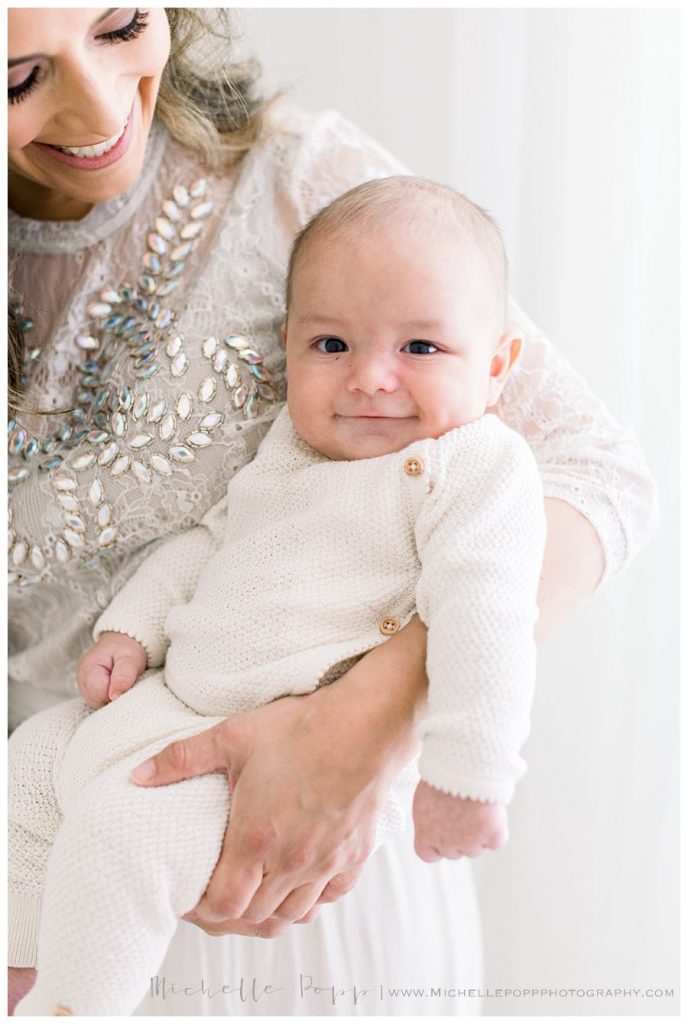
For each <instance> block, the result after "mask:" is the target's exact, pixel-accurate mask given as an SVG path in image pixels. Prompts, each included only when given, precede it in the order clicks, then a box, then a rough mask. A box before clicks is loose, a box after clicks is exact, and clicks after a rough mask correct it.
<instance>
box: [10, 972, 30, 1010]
mask: <svg viewBox="0 0 688 1024" xmlns="http://www.w3.org/2000/svg"><path fill="white" fill-rule="evenodd" d="M35 982H36V971H35V969H34V968H33V967H8V968H7V1016H8V1017H11V1016H12V1014H13V1013H14V1008H15V1006H16V1005H17V1003H18V1002H19V1000H20V999H23V998H24V996H25V995H26V993H27V992H30V991H31V989H32V988H33V986H34V984H35Z"/></svg>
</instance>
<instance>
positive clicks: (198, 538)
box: [77, 496, 227, 708]
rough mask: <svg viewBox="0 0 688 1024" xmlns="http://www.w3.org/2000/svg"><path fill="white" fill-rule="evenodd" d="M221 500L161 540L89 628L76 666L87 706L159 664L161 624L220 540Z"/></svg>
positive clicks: (188, 594)
mask: <svg viewBox="0 0 688 1024" xmlns="http://www.w3.org/2000/svg"><path fill="white" fill-rule="evenodd" d="M226 514H227V498H226V496H225V497H224V498H223V499H222V501H220V502H218V504H217V505H214V506H213V507H212V508H211V509H210V510H209V511H208V512H207V513H206V515H205V516H204V517H203V519H202V520H201V521H200V523H199V524H198V526H195V527H194V528H193V529H191V530H187V531H186V533H181V534H179V535H178V536H176V537H172V538H171V540H168V541H166V542H165V543H164V544H161V545H160V546H159V547H157V548H156V549H155V551H153V553H152V554H151V555H150V556H149V557H148V558H147V559H146V560H145V561H143V562H142V563H141V565H140V566H139V568H138V569H137V570H136V572H135V573H134V575H133V576H132V577H131V578H130V579H129V580H128V581H127V582H126V583H125V585H124V586H123V587H122V589H121V590H120V591H119V593H118V594H117V595H116V596H115V598H114V599H113V600H112V602H111V603H110V605H109V606H108V608H106V610H105V611H104V612H103V614H102V615H101V616H100V618H99V619H98V621H97V622H96V624H95V628H94V631H93V635H94V638H95V640H96V643H95V645H94V646H93V647H92V648H91V649H90V650H89V651H87V652H86V654H85V655H84V656H83V658H82V659H81V661H80V662H79V664H78V666H77V684H78V686H79V690H80V691H81V693H82V695H83V697H84V700H85V701H86V702H87V703H88V704H89V705H90V706H91V707H95V708H97V707H101V706H102V705H103V704H106V703H107V702H108V701H111V700H114V698H115V697H118V696H120V695H121V694H122V693H124V692H125V691H126V690H129V689H130V688H131V687H132V686H133V685H134V683H135V682H136V680H137V679H138V678H139V676H140V675H141V674H142V673H143V672H144V671H145V669H146V668H157V667H158V666H160V665H162V664H163V662H164V660H165V654H166V651H167V647H168V643H169V641H168V638H167V635H166V633H165V620H166V618H167V615H168V613H169V611H170V609H171V608H173V607H175V606H176V605H181V604H186V603H187V602H188V601H190V600H191V598H192V597H193V594H194V591H195V590H196V584H197V583H198V579H199V577H200V575H201V572H202V570H203V569H204V568H205V566H206V564H207V562H208V559H209V558H210V556H211V554H212V552H213V551H214V550H215V549H216V548H217V547H218V546H219V544H220V543H221V541H222V538H223V536H224V528H225V523H226Z"/></svg>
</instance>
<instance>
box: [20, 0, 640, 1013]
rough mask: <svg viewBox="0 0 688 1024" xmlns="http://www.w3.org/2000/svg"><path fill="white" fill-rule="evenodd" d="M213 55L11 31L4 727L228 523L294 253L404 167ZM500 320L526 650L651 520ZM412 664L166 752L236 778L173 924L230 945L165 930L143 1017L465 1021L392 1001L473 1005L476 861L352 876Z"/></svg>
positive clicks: (580, 389)
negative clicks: (191, 542) (527, 547)
mask: <svg viewBox="0 0 688 1024" xmlns="http://www.w3.org/2000/svg"><path fill="white" fill-rule="evenodd" d="M211 41H212V33H211V31H210V29H209V27H208V26H207V25H206V23H205V19H204V18H203V17H202V15H201V13H200V12H188V11H183V10H174V11H170V12H168V14H167V16H166V14H165V12H164V11H163V10H161V9H155V10H154V9H151V10H149V11H143V10H139V9H137V10H135V11H132V10H125V9H108V10H107V11H103V12H96V14H95V15H94V12H93V11H86V10H62V11H59V12H56V11H55V10H54V9H53V10H50V11H45V12H40V11H39V12H37V11H36V10H33V11H32V12H30V13H29V12H28V11H21V10H13V11H12V12H11V13H10V49H9V55H10V77H9V99H10V104H11V105H10V110H9V150H10V153H9V160H10V203H11V213H10V244H11V248H12V253H11V257H10V278H11V290H12V297H13V301H14V302H16V303H17V306H18V307H19V308H18V310H17V313H16V316H15V325H16V322H17V321H19V326H20V327H21V326H22V324H23V334H24V340H23V342H22V351H21V358H20V359H19V360H18V361H16V362H15V365H16V379H17V383H18V387H19V389H20V391H21V398H20V404H21V407H22V409H23V411H22V412H21V413H20V414H18V418H16V422H14V423H12V424H11V430H10V454H11V457H12V463H11V467H10V485H11V486H12V488H13V494H12V505H11V509H12V511H11V517H12V519H11V524H10V527H11V534H10V563H11V569H12V573H11V584H12V586H11V592H12V602H13V604H12V620H11V621H12V627H11V632H12V636H11V647H12V654H11V659H10V666H11V684H10V686H11V695H12V706H11V719H12V722H13V723H15V724H16V723H17V722H20V721H21V720H22V719H23V718H25V717H26V716H27V715H28V714H30V713H32V712H33V711H35V710H38V709H39V708H40V707H42V706H45V705H46V704H47V703H49V702H51V701H54V700H59V699H61V698H62V697H64V696H66V695H73V694H74V693H75V685H74V669H75V664H76V661H77V660H78V658H79V656H80V655H81V654H82V653H83V651H84V650H85V649H86V648H87V647H88V646H89V638H90V627H91V625H92V623H93V621H94V619H95V618H96V616H97V615H98V613H99V611H100V610H101V609H102V608H103V607H104V606H105V605H107V604H108V603H109V601H110V599H111V597H112V595H113V594H114V593H115V592H116V591H117V590H118V589H119V588H120V587H121V585H122V583H123V582H124V581H125V580H126V579H127V578H128V577H129V575H131V573H132V572H133V571H134V569H135V568H136V566H137V565H138V564H139V562H140V561H141V559H142V557H143V555H144V553H147V551H149V550H150V545H151V544H153V543H155V542H157V541H158V540H160V539H162V538H163V537H164V536H166V535H167V534H168V533H170V532H177V531H180V530H183V529H186V528H188V527H189V526H191V525H193V524H194V523H196V522H197V521H198V520H199V519H200V518H201V516H202V515H203V513H204V512H205V511H206V510H207V508H208V507H209V506H210V505H211V504H213V503H215V502H216V501H217V500H218V498H219V497H220V494H221V493H222V491H223V488H224V486H225V483H226V479H227V478H228V476H229V475H231V473H233V472H234V471H236V469H237V468H239V466H241V465H242V464H243V463H244V462H245V461H246V460H247V459H249V458H250V457H251V456H252V454H253V452H254V451H255V448H256V446H257V444H258V441H259V440H260V438H261V437H262V436H263V434H264V433H265V430H266V429H267V427H268V425H269V423H270V422H271V421H272V419H273V418H274V415H275V414H276V412H277V410H278V403H279V401H280V399H281V398H282V397H283V382H282V380H281V373H282V361H281V356H280V352H279V347H278V344H277V326H278V323H279V321H280V318H281V313H282V310H283V305H282V287H283V272H284V267H285V264H286V257H287V253H288V249H289V244H290V241H291V239H292V237H293V236H294V234H295V233H296V231H297V230H298V229H299V228H300V227H301V226H302V225H303V224H304V223H305V221H306V220H308V219H309V217H310V216H311V215H312V214H313V213H314V212H316V210H317V209H319V208H320V207H322V206H323V205H325V204H326V203H327V202H328V201H329V200H330V199H331V198H333V197H334V196H335V195H336V194H338V193H340V192H342V191H345V190H346V189H348V188H349V187H351V186H352V185H354V184H356V183H357V182H359V181H362V180H366V179H368V178H372V177H378V176H381V175H384V174H388V173H392V172H398V171H399V170H402V169H401V168H400V167H399V165H398V164H397V163H396V162H395V161H394V160H393V159H392V158H390V157H389V156H388V155H387V154H386V153H384V152H383V151H382V150H381V149H379V147H377V146H376V145H375V144H374V143H372V142H370V140H368V139H365V138H364V137H363V136H361V134H360V133H359V132H357V131H356V130H355V129H354V128H353V127H352V126H350V125H348V124H347V123H346V122H344V121H342V119H340V118H338V117H337V116H336V115H332V114H327V115H324V116H322V117H319V118H314V119H312V118H306V117H303V116H300V115H298V114H292V113H288V112H286V111H280V110H279V109H277V108H268V107H262V108H261V106H260V105H259V104H258V103H257V101H256V100H255V99H254V97H253V92H252V85H253V83H252V78H251V74H250V69H248V68H226V67H219V68H218V69H217V74H216V77H215V80H214V81H213V82H206V81H205V80H202V79H200V78H199V77H198V75H196V74H194V73H193V72H192V71H190V69H189V65H188V64H187V62H186V60H185V56H184V54H185V51H186V49H187V48H188V46H189V45H191V44H193V45H194V46H195V47H196V48H198V46H199V45H200V46H204V47H205V44H206V43H210V42H211ZM197 52H198V51H197ZM202 52H205V48H204V49H203V51H202ZM168 55H169V59H168ZM226 82H229V83H230V85H229V86H228V85H227V84H226ZM514 315H515V317H516V318H520V322H521V323H522V324H524V325H525V328H526V335H527V341H528V345H527V353H526V356H525V358H524V362H523V366H522V367H521V370H520V371H519V372H518V373H517V374H516V375H515V379H514V381H513V384H512V385H510V387H509V388H508V389H507V391H506V392H505V394H504V396H503V398H502V400H501V401H500V405H499V407H498V410H497V411H498V412H499V413H500V415H502V416H503V417H504V419H505V420H507V422H509V423H510V425H511V426H514V427H516V429H520V430H521V431H522V432H523V433H524V434H525V436H526V437H527V438H528V440H529V441H530V442H531V444H532V447H533V450H534V452H535V454H536V457H537V458H538V462H539V464H540V466H541V469H542V473H543V482H544V487H545V494H546V495H547V501H546V504H547V515H548V522H549V540H548V547H547V552H546V557H545V564H544V567H543V576H542V586H541V593H540V606H541V612H542V614H541V620H540V624H539V631H540V636H541V637H543V636H545V635H546V634H547V633H548V632H549V631H551V629H552V628H554V627H555V626H556V624H557V623H558V622H559V621H560V620H561V618H563V617H564V616H565V615H566V614H568V613H569V612H570V611H571V609H572V608H573V607H574V606H575V605H576V604H577V603H578V602H579V601H580V600H581V599H582V598H583V597H585V596H587V595H588V594H589V593H591V592H592V590H593V589H594V588H595V586H596V585H597V584H598V582H599V580H600V578H601V576H602V575H608V574H610V573H612V572H614V571H616V570H618V569H619V568H621V567H622V566H623V565H624V564H625V563H626V561H627V560H628V558H629V557H630V556H631V554H632V553H633V550H635V548H636V547H637V546H638V545H639V544H640V543H641V542H642V540H643V539H644V537H645V536H646V535H647V533H648V531H649V529H650V528H651V521H652V517H653V510H654V509H653V496H654V495H653V487H652V484H651V481H650V480H649V478H648V475H647V472H646V470H645V467H644V463H643V460H642V456H641V455H640V453H639V452H638V450H637V448H636V446H635V445H634V443H633V442H632V440H631V439H629V438H627V437H626V436H624V435H623V434H622V433H621V432H620V431H619V428H618V427H617V425H616V424H615V423H614V422H613V421H612V420H611V419H610V417H609V416H608V414H607V413H606V411H605V410H604V409H603V407H602V406H601V405H600V404H599V403H598V402H597V401H596V400H595V399H594V398H593V397H592V396H591V395H590V394H589V392H588V391H587V389H586V388H585V385H584V384H583V383H582V382H581V381H580V380H579V379H578V378H577V377H576V376H575V375H574V374H573V372H572V371H571V370H570V369H569V368H568V366H567V365H566V364H565V363H564V362H563V361H562V360H561V359H560V358H559V357H557V356H556V355H555V354H554V353H553V352H552V350H551V349H550V347H549V345H548V343H547V342H546V341H545V339H544V338H542V337H541V336H540V335H539V334H538V333H537V332H536V331H535V329H534V328H533V327H532V325H530V324H528V322H527V321H525V319H524V318H523V317H522V315H521V314H520V313H519V312H518V311H517V310H515V309H514ZM36 407H40V408H41V409H43V410H53V411H54V415H51V416H47V417H46V416H42V417H41V416H38V415H35V414H33V413H32V412H31V410H32V409H35V408H36ZM65 410H68V411H65ZM629 538H630V539H629ZM265 628H269V624H265ZM422 664H423V640H422V630H421V628H420V627H419V626H418V624H417V623H414V624H413V625H412V627H411V628H409V629H408V630H407V631H404V632H403V633H401V634H399V635H398V636H397V637H395V638H394V640H393V641H390V642H389V643H388V644H386V645H384V647H383V648H380V649H378V650H377V651H375V652H371V654H369V655H368V656H367V657H366V658H364V659H362V660H361V661H360V662H359V663H358V664H357V665H356V666H355V667H354V668H353V669H352V670H351V671H350V672H349V673H347V675H346V676H344V677H342V679H340V680H339V681H338V682H337V683H336V684H333V685H332V686H330V687H328V688H325V689H324V690H321V691H318V692H317V693H316V694H313V695H312V696H309V697H306V698H289V699H286V700H284V701H280V702H277V703H275V704H273V705H270V706H269V707H267V708H262V709H260V711H258V712H255V713H253V714H251V715H244V716H237V718H236V719H230V720H228V722H227V723H226V725H225V726H223V727H221V728H220V729H219V730H214V731H212V733H211V732H208V733H205V734H203V735H202V736H201V737H199V738H198V739H197V741H196V742H190V743H188V744H186V745H177V746H175V745H173V746H172V747H171V748H169V752H168V753H167V754H163V755H161V757H160V758H159V759H158V760H157V769H158V771H157V774H156V775H154V776H153V777H152V778H150V779H149V782H152V783H153V784H157V783H160V782H166V781H171V780H172V779H174V778H181V777H187V776H188V775H191V774H199V773H201V772H204V771H211V770H214V769H216V768H218V767H224V768H225V769H226V770H227V771H228V772H229V773H230V774H231V776H232V779H233V794H234V796H233V811H232V824H231V828H230V829H229V830H228V834H227V840H226V849H225V851H224V854H223V858H222V859H221V862H220V864H219V866H218V868H217V870H216V872H215V876H214V879H213V881H212V883H211V886H210V887H209V890H208V893H207V895H206V897H205V898H204V900H203V901H202V902H201V904H199V907H198V908H197V911H196V913H195V914H194V915H192V918H193V922H194V923H196V924H199V925H200V926H201V927H202V928H204V929H205V930H206V931H207V932H209V933H210V934H215V935H222V934H225V935H226V936H227V937H226V938H223V939H208V938H206V937H205V936H204V935H203V933H202V932H201V931H200V930H199V929H197V928H193V927H192V926H191V924H186V925H182V926H180V929H179V933H178V936H177V938H176V940H175V943H174V944H173V948H172V949H171V951H170V954H169V956H168V958H167V960H166V962H165V964H164V965H163V967H162V968H161V971H160V976H159V978H158V981H157V982H156V983H154V984H152V990H151V995H150V997H149V998H148V999H147V1000H146V1001H144V1003H143V1004H142V1006H141V1008H140V1011H139V1012H140V1013H146V1014H155V1013H158V1014H174V1013H178V1014H185V1013H187V1014H188V1013H191V1014H193V1013H238V1012H245V1013H261V1014H262V1013H276V1014H283V1015H286V1014H291V1013H302V1014H303V1013H306V1014H307V1013H332V1014H336V1013H341V1014H352V1013H381V1014H382V1013H400V1012H402V1013H409V1012H424V1013H427V1012H428V1006H429V1005H430V1006H431V1012H433V1013H454V1014H455V1013H456V1012H457V1010H459V1009H461V1007H457V1003H456V1000H455V999H452V998H451V997H448V998H446V999H443V998H439V999H434V1000H433V1001H432V1003H431V1004H428V1002H427V1000H425V999H424V998H423V997H422V996H406V997H405V996H401V995H400V996H395V995H393V994H390V991H389V989H390V987H391V986H396V985H398V986H403V987H405V988H410V987H414V988H421V987H423V986H427V987H430V986H437V985H439V986H441V987H442V988H444V986H445V985H446V986H452V985H453V986H456V983H457V980H459V981H460V982H461V984H462V986H463V985H465V987H466V988H469V987H471V986H477V984H478V983H479V979H480V954H479V932H478V922H477V915H476V911H475V904H474V901H473V895H472V890H471V885H470V877H469V876H468V874H467V871H466V869H465V866H464V865H448V864H442V865H436V866H435V867H434V868H433V869H427V868H425V867H424V866H423V865H422V864H420V862H419V861H418V860H417V859H414V857H413V853H412V850H411V849H410V845H411V844H410V842H409V839H408V835H407V836H406V837H402V840H401V841H399V842H394V843H389V844H387V845H386V846H383V847H382V849H381V850H380V851H379V852H378V853H376V854H375V856H374V857H372V858H371V859H370V860H369V861H368V863H367V864H366V866H365V868H364V869H363V864H364V862H365V861H366V855H367V853H368V852H369V849H370V841H371V836H372V833H373V830H374V821H375V811H376V806H377V805H378V803H379V800H380V798H381V794H382V792H383V791H384V788H385V786H386V784H388V782H389V780H390V779H391V778H393V777H394V774H395V773H396V771H397V769H398V767H399V766H400V765H401V764H403V763H404V762H405V761H406V760H408V758H409V756H410V755H411V753H412V750H413V724H414V721H415V718H416V716H417V714H418V713H419V712H420V711H421V710H422V695H423V688H424V680H423V672H422ZM285 766H288V769H289V770H288V772H287V771H285ZM259 806H260V807H261V808H262V813H261V816H260V820H256V818H255V816H254V814H253V812H252V809H253V808H255V807H259ZM359 876H360V877H359ZM352 886H354V891H353V892H352V894H351V895H350V896H349V897H348V898H347V899H345V900H342V901H341V902H337V903H335V905H334V906H332V907H326V908H324V910H323V913H322V915H321V917H320V918H319V919H318V920H317V921H316V920H314V918H315V916H316V914H317V909H318V905H319V904H322V903H325V902H330V901H333V900H337V899H338V897H339V896H341V895H342V893H343V892H345V891H347V889H349V888H351V887H352ZM25 895H26V897H27V898H31V896H32V894H25ZM454 919H455V920H454ZM294 921H300V922H306V923H305V924H304V925H303V926H302V927H301V928H298V929H294V928H288V925H289V924H291V923H292V922H294ZM281 932H285V934H283V935H282V936H281V937H279V938H274V937H275V936H278V935H280V933H281ZM228 933H232V934H228ZM256 935H261V936H269V937H273V938H274V941H272V942H270V943H257V942H256V941H255V938H246V937H245V936H252V937H255V936H256ZM33 941H35V937H33V938H32V937H31V936H26V935H23V936H21V935H19V936H18V935H14V936H13V937H12V940H11V946H10V949H11V957H12V958H13V959H12V960H11V962H12V963H13V964H14V965H15V966H30V965H31V964H32V962H33V961H32V960H31V954H32V942H33ZM457 974H458V975H459V977H458V979H457ZM201 979H203V982H204V985H203V986H202V985H201ZM242 983H243V984H242ZM185 986H189V987H190V988H191V989H193V990H196V991H195V994H188V993H185V992H184V991H183V989H184V987H185ZM222 986H227V987H228V988H229V989H240V991H239V992H236V991H235V992H231V991H230V992H224V993H223V992H218V990H219V989H221V987H222ZM208 987H209V988H210V990H211V992H212V994H211V992H209V991H208ZM354 987H355V988H356V991H355V992H353V991H351V990H352V989H353V988H354ZM340 990H346V991H342V992H341V994H340ZM363 993H365V994H363ZM462 1009H463V1010H465V1011H471V1010H474V1009H475V1006H474V1005H473V1006H472V1005H471V1002H470V1000H467V1001H466V1002H465V1004H464V1005H463V1007H462Z"/></svg>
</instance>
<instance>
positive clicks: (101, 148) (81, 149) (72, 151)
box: [45, 118, 129, 157]
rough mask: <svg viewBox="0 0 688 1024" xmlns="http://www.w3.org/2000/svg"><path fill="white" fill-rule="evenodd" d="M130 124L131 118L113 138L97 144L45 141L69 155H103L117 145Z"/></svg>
mask: <svg viewBox="0 0 688 1024" xmlns="http://www.w3.org/2000/svg"><path fill="white" fill-rule="evenodd" d="M128 124H129V118H127V119H126V121H125V122H124V127H123V128H122V130H121V132H119V133H118V134H117V135H114V136H113V137H112V138H111V139H106V140H105V142H98V143H97V144H96V145H95V146H56V145H54V144H53V143H51V142H47V143H45V145H47V146H50V148H51V149H57V150H58V151H59V152H60V153H67V155H68V156H81V157H94V156H103V154H104V153H107V152H108V151H109V150H111V149H113V148H114V147H115V146H116V145H117V143H118V142H119V140H120V139H121V138H122V136H123V135H124V133H125V131H126V130H127V125H128Z"/></svg>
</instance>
